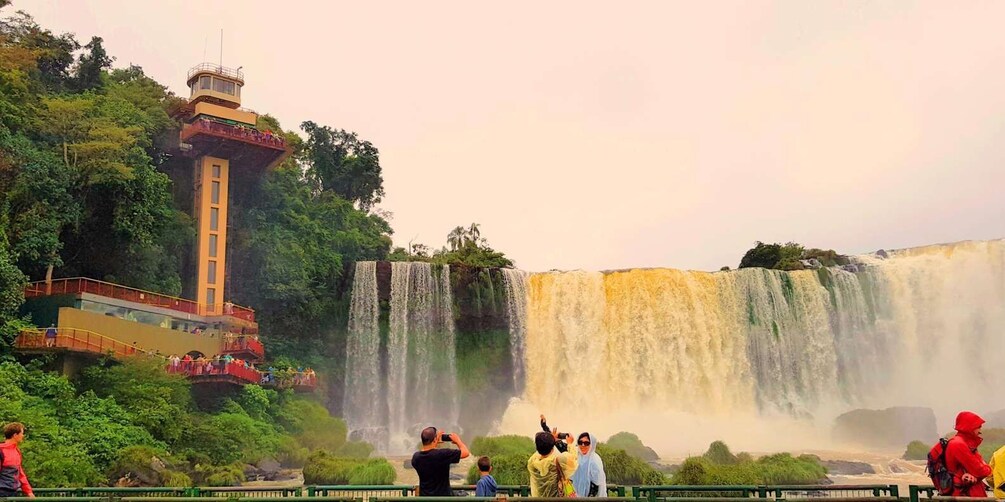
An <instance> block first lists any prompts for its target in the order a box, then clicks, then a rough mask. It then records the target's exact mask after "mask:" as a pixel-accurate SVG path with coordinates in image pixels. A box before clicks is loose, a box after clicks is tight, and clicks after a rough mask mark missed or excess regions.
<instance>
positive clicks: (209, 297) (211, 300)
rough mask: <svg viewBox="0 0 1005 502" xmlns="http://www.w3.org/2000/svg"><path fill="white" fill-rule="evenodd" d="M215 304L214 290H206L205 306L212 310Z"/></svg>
mask: <svg viewBox="0 0 1005 502" xmlns="http://www.w3.org/2000/svg"><path fill="white" fill-rule="evenodd" d="M215 304H216V288H206V306H207V307H210V308H213V305H215Z"/></svg>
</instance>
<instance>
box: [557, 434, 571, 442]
mask: <svg viewBox="0 0 1005 502" xmlns="http://www.w3.org/2000/svg"><path fill="white" fill-rule="evenodd" d="M568 437H569V433H568V432H559V433H558V439H561V440H562V441H565V440H566V438H568Z"/></svg>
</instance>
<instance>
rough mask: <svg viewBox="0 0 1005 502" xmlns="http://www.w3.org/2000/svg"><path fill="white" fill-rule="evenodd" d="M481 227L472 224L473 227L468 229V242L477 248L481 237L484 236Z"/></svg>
mask: <svg viewBox="0 0 1005 502" xmlns="http://www.w3.org/2000/svg"><path fill="white" fill-rule="evenodd" d="M479 227H481V225H479V224H477V223H472V224H471V226H470V227H468V231H467V234H468V238H467V241H468V242H470V243H472V244H474V245H475V246H477V245H478V238H479V237H481V235H482V231H481V228H479ZM462 231H463V229H462Z"/></svg>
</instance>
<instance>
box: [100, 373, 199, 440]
mask: <svg viewBox="0 0 1005 502" xmlns="http://www.w3.org/2000/svg"><path fill="white" fill-rule="evenodd" d="M83 387H84V388H85V389H91V390H93V391H94V392H95V394H97V395H98V396H101V397H111V398H113V399H114V400H115V401H116V402H117V403H119V405H120V406H122V408H123V409H125V410H126V412H127V413H129V415H130V417H131V419H132V421H133V422H134V423H136V424H138V425H140V426H142V427H144V428H145V429H147V430H148V431H150V433H151V434H152V435H153V437H154V438H156V439H159V440H162V441H167V442H174V441H177V440H178V439H180V438H181V437H182V434H183V432H184V431H185V430H186V428H187V425H188V423H187V421H186V418H187V417H188V411H189V409H190V408H191V406H192V397H191V394H190V393H189V387H190V385H189V383H188V380H186V379H185V377H184V376H181V375H177V374H169V373H167V372H165V371H164V366H163V362H162V361H160V360H159V359H147V358H142V357H133V358H129V359H127V360H124V361H123V362H122V364H118V365H115V366H112V367H110V368H102V367H100V366H91V367H89V368H86V369H85V370H84V372H83Z"/></svg>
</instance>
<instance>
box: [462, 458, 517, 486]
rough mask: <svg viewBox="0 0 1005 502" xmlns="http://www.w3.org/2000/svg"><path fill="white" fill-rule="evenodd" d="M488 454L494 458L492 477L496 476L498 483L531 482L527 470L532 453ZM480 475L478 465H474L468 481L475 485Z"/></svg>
mask: <svg viewBox="0 0 1005 502" xmlns="http://www.w3.org/2000/svg"><path fill="white" fill-rule="evenodd" d="M478 456H481V455H478ZM488 456H489V458H491V459H492V477H493V478H495V480H496V483H498V484H500V485H527V484H530V473H528V472H527V459H529V458H530V456H531V454H530V453H527V454H523V453H521V454H508V455H494V456H493V455H488ZM480 477H481V475H480V474H479V473H478V465H477V464H475V465H472V466H471V467H470V468H469V469H468V475H467V481H466V482H467V483H468V484H470V485H473V484H475V483H477V482H478V478H480Z"/></svg>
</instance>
